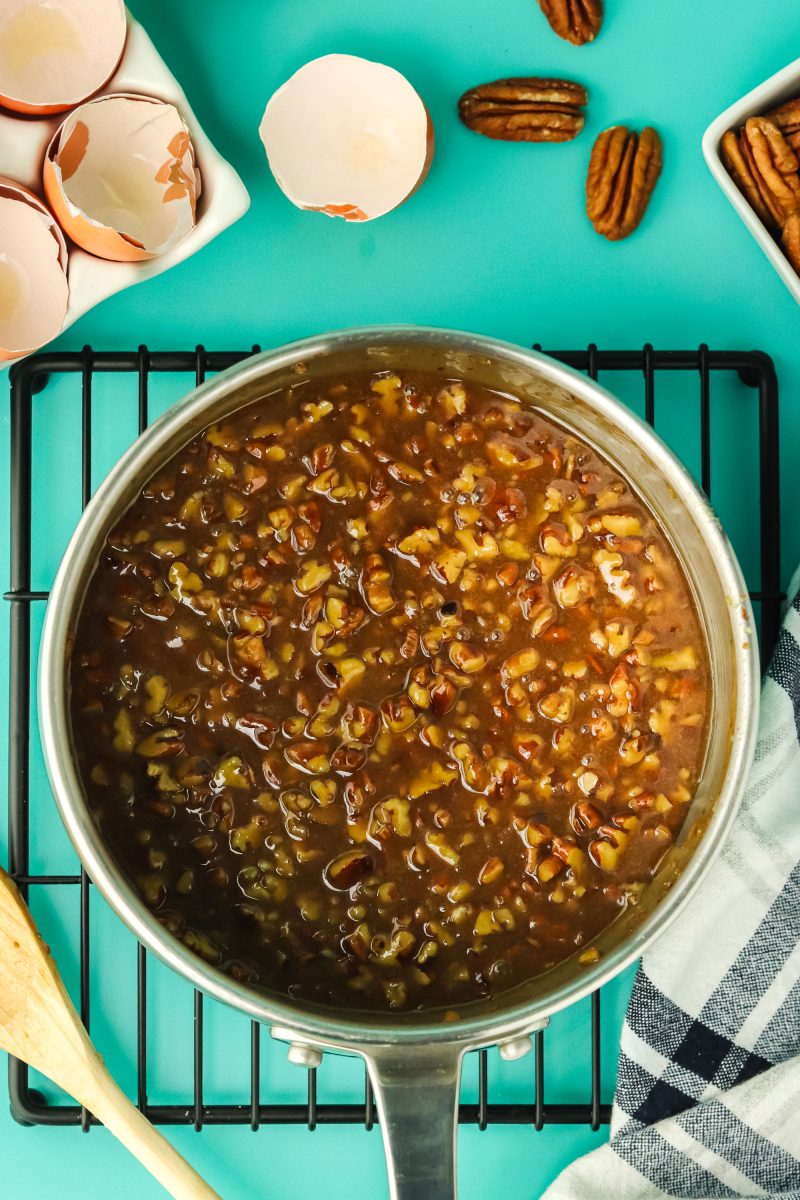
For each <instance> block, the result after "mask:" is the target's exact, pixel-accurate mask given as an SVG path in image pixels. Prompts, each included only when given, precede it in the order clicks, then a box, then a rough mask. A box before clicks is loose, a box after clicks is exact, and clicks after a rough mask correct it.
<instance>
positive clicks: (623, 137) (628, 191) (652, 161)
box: [586, 125, 661, 242]
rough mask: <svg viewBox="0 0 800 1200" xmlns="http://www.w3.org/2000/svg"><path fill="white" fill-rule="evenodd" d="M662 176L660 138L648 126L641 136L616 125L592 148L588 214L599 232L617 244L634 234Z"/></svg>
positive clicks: (587, 188)
mask: <svg viewBox="0 0 800 1200" xmlns="http://www.w3.org/2000/svg"><path fill="white" fill-rule="evenodd" d="M660 174H661V138H660V137H659V136H658V134H657V133H656V131H655V129H651V128H650V127H649V126H648V127H647V128H646V129H643V130H642V132H641V133H640V134H637V133H634V132H633V131H632V130H630V129H626V127H625V126H624V125H614V126H613V127H612V128H611V129H606V130H605V131H604V132H603V133H601V134H600V136H599V138H598V139H597V141H596V142H595V144H594V148H593V149H592V157H591V160H590V162H589V173H588V176H587V179H586V211H587V213H588V215H589V220H590V221H591V222H592V224H593V225H594V227H595V229H596V230H597V232H598V233H600V234H602V235H603V237H606V238H608V240H609V241H612V242H616V241H620V240H621V239H622V238H626V237H628V236H629V234H631V233H633V231H634V229H635V228H636V226H637V225H638V224H639V222H640V221H641V219H642V217H643V216H644V214H645V209H646V208H647V205H648V203H649V201H650V197H651V195H652V193H653V188H654V187H655V186H656V182H657V180H658V177H659V175H660Z"/></svg>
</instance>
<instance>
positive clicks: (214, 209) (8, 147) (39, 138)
mask: <svg viewBox="0 0 800 1200" xmlns="http://www.w3.org/2000/svg"><path fill="white" fill-rule="evenodd" d="M109 92H136V93H141V94H143V95H148V96H155V97H157V98H158V99H160V100H167V101H169V102H170V103H171V104H174V105H175V107H176V108H177V109H178V111H179V112H180V113H181V115H182V116H183V118H184V120H185V121H186V124H187V125H188V127H189V131H190V133H191V136H192V141H193V143H194V148H195V154H196V158H197V164H198V167H199V169H200V176H201V180H202V192H201V195H200V199H199V202H198V206H197V224H196V225H195V227H194V229H193V230H192V231H191V233H190V234H189V235H188V236H187V237H185V238H184V239H183V241H181V242H180V243H179V244H178V245H177V246H175V247H174V248H173V249H172V250H171V251H169V252H168V253H166V254H163V255H160V256H159V257H158V258H154V259H151V260H149V261H148V262H138V263H119V262H109V261H107V260H105V259H102V258H95V257H94V255H92V254H87V253H86V251H85V250H81V249H80V248H79V247H77V246H74V245H72V244H70V246H69V286H70V301H69V307H68V309H67V315H66V318H65V320H64V324H63V326H62V332H63V331H64V329H67V328H68V327H69V326H70V325H72V323H73V322H74V321H77V319H78V317H81V316H83V314H84V313H85V312H87V311H88V309H90V308H93V307H94V305H95V304H99V303H100V301H101V300H105V299H107V298H108V297H109V296H113V295H114V293H115V292H121V291H122V290H123V288H127V287H130V286H131V285H132V284H134V283H141V282H142V280H145V279H150V278H152V276H154V275H160V274H161V272H162V271H168V270H169V268H170V267H173V266H175V264H176V263H179V262H183V260H184V259H186V258H189V256H190V255H192V254H196V253H197V251H198V250H200V249H201V248H202V247H203V246H205V245H206V244H207V243H208V242H210V241H211V240H212V238H215V237H216V236H217V234H219V233H221V232H222V231H223V229H227V227H228V226H229V225H232V224H233V223H234V221H238V219H239V217H241V216H243V215H244V213H245V212H247V209H248V207H249V205H250V197H249V196H248V194H247V190H246V188H245V186H244V184H243V183H242V181H241V179H240V178H239V176H238V175H237V174H236V172H235V171H234V169H233V167H232V166H231V165H230V163H228V162H226V160H225V159H224V158H223V157H222V156H221V155H220V154H219V153H218V151H217V150H215V148H214V146H212V144H211V142H210V141H209V139H208V138H207V137H206V135H205V133H204V132H203V130H202V128H201V126H200V124H199V122H198V120H197V118H196V117H195V115H194V113H193V112H192V110H191V108H190V106H189V102H188V101H187V99H186V96H185V95H184V93H183V90H182V89H181V87H180V84H179V83H178V81H177V80H176V79H175V77H174V76H173V75H172V73H171V71H170V70H169V68H168V67H167V65H166V64H165V62H164V60H163V59H162V58H161V56H160V54H159V53H158V51H157V50H156V48H155V46H154V45H153V43H152V42H151V41H150V38H149V37H148V36H147V34H146V33H145V31H144V29H143V28H142V26H141V25H140V24H139V23H138V21H135V20H134V19H133V18H132V17H131V15H130V13H129V14H128V38H127V41H126V43H125V49H124V51H123V54H122V59H121V61H120V64H119V66H118V67H117V70H116V71H115V72H114V74H113V75H112V77H111V78H110V79H109V81H108V83H107V84H106V86H105V87H104V88H101V90H100V92H99V93H98V95H101V96H103V95H106V94H108V93H109ZM65 116H66V114H65V113H60V114H57V115H55V116H52V117H44V118H42V119H38V118H31V117H19V116H15V115H13V114H11V113H9V112H6V111H5V110H2V109H0V175H5V176H8V177H9V178H10V179H15V180H18V181H19V182H20V183H23V184H25V186H26V187H28V188H30V189H31V191H33V192H36V194H37V195H38V196H41V197H42V199H44V192H43V190H42V163H43V160H44V154H45V150H46V148H47V146H48V144H49V142H50V139H51V138H52V136H53V134H54V133H55V131H56V129H57V128H58V126H59V125H60V124H61V122H62V121H63V120H64V117H65ZM14 361H19V360H18V359H16V360H14ZM9 365H11V364H8V363H5V364H2V363H0V368H2V367H3V366H9Z"/></svg>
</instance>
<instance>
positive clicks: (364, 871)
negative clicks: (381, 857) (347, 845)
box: [322, 850, 375, 892]
mask: <svg viewBox="0 0 800 1200" xmlns="http://www.w3.org/2000/svg"><path fill="white" fill-rule="evenodd" d="M374 865H375V864H374V860H373V858H372V855H371V854H367V853H366V852H365V851H364V850H348V851H347V853H346V854H340V855H339V857H338V858H334V859H333V860H332V861H331V862H329V863H328V865H327V866H326V867H325V870H324V871H323V872H322V877H323V879H324V880H325V882H326V883H327V885H328V887H329V888H333V890H334V891H336V892H349V891H350V889H351V888H353V887H355V885H356V884H357V883H359V882H360V881H361V880H362V879H364V878H366V876H367V875H369V874H370V873H371V872H372V869H373V867H374Z"/></svg>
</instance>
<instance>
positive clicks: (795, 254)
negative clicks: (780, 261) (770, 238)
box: [781, 213, 800, 274]
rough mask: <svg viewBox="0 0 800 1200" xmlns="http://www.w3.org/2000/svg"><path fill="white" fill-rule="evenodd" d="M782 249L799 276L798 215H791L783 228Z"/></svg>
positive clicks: (799, 219)
mask: <svg viewBox="0 0 800 1200" xmlns="http://www.w3.org/2000/svg"><path fill="white" fill-rule="evenodd" d="M781 240H782V242H783V249H784V252H785V254H786V257H787V258H788V260H789V262H790V263H791V264H792V266H793V267H794V269H795V271H797V273H798V274H800V214H799V213H792V215H791V216H790V217H789V220H788V221H787V222H786V224H785V225H784V227H783V234H782V236H781Z"/></svg>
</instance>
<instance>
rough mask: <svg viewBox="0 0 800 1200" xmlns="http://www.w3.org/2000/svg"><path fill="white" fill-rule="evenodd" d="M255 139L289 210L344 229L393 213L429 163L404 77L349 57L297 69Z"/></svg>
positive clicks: (418, 103) (417, 104)
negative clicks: (335, 221)
mask: <svg viewBox="0 0 800 1200" xmlns="http://www.w3.org/2000/svg"><path fill="white" fill-rule="evenodd" d="M260 134H261V140H262V141H263V143H264V147H265V149H266V151H267V158H268V160H269V165H270V169H271V171H272V173H273V175H274V176H275V179H276V181H277V183H278V186H279V187H280V188H281V190H282V191H283V192H284V194H285V195H286V196H287V197H288V198H289V199H290V200H291V201H292V203H293V204H295V205H297V207H298V208H304V209H309V210H311V211H314V212H323V213H326V214H327V215H328V216H331V217H343V218H344V219H345V220H346V221H371V220H373V219H374V218H375V217H381V216H383V215H384V214H385V213H388V212H391V211H392V209H394V208H397V207H398V206H399V205H400V204H402V203H403V201H404V200H407V199H408V198H409V196H411V195H412V194H413V193H414V192H415V191H416V190H417V188H418V187H419V186H420V184H421V183H422V182H423V180H424V179H425V176H426V175H427V173H428V169H429V167H430V164H431V159H432V158H433V149H434V134H433V125H432V123H431V119H430V114H429V113H428V110H427V108H426V107H425V105H424V103H423V102H422V100H421V98H420V96H419V95H418V94H417V92H416V91H415V90H414V88H413V87H412V86H411V84H410V83H409V82H408V80H407V79H406V78H405V76H403V75H401V74H400V72H399V71H396V70H395V69H394V67H387V66H385V65H384V64H383V63H376V62H371V61H370V60H368V59H366V58H358V57H356V56H354V55H352V54H327V55H325V56H324V57H323V58H316V59H313V60H312V61H311V62H309V63H306V65H305V66H303V67H301V68H300V70H299V71H297V72H296V73H295V74H294V75H292V77H291V78H290V79H288V80H287V82H286V83H284V84H283V86H282V87H280V88H279V89H278V90H277V92H275V94H274V95H273V96H272V98H271V99H270V101H269V103H268V104H267V108H266V111H265V113H264V118H263V120H262V122H261V127H260Z"/></svg>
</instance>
